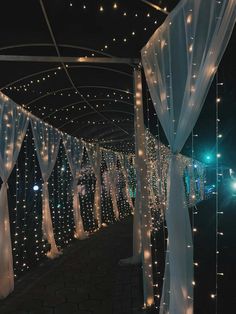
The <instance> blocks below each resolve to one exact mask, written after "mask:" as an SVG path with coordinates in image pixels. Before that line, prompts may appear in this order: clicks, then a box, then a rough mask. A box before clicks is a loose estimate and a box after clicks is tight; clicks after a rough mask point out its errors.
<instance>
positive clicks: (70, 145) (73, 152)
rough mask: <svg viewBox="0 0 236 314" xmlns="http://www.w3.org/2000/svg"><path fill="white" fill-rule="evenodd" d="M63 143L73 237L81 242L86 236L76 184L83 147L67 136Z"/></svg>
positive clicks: (64, 136)
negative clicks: (69, 178)
mask: <svg viewBox="0 0 236 314" xmlns="http://www.w3.org/2000/svg"><path fill="white" fill-rule="evenodd" d="M63 143H64V146H65V150H66V155H67V158H68V162H69V166H70V170H71V173H72V177H73V193H74V197H73V214H74V222H75V237H76V238H78V239H80V240H82V239H85V238H87V234H86V233H85V232H84V226H83V220H82V217H81V212H80V200H79V194H78V186H77V183H78V178H79V176H80V171H81V163H82V158H83V151H84V145H83V142H82V141H81V140H79V139H77V138H75V137H73V136H70V135H67V134H64V135H63Z"/></svg>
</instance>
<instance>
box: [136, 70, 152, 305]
mask: <svg viewBox="0 0 236 314" xmlns="http://www.w3.org/2000/svg"><path fill="white" fill-rule="evenodd" d="M134 91H135V93H134V112H135V119H134V129H135V147H136V148H135V165H136V178H137V187H136V200H135V214H134V215H136V219H137V221H138V220H139V221H140V225H139V224H137V225H135V217H134V236H138V235H141V257H142V266H143V293H144V307H150V306H152V305H153V304H154V295H153V273H152V250H151V213H150V211H149V195H148V193H149V192H148V189H147V186H148V185H147V165H146V162H147V159H146V158H147V157H146V136H145V126H144V118H143V94H142V73H141V69H140V67H136V68H135V69H134ZM134 240H135V239H134ZM138 240H139V241H140V239H138ZM136 244H137V243H136Z"/></svg>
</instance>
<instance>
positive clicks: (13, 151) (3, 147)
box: [0, 94, 29, 299]
mask: <svg viewBox="0 0 236 314" xmlns="http://www.w3.org/2000/svg"><path fill="white" fill-rule="evenodd" d="M28 124H29V118H28V116H27V114H26V113H25V112H24V110H22V109H21V108H20V107H19V106H17V105H16V104H15V103H14V102H13V101H12V100H10V99H8V98H7V97H6V96H5V95H3V94H1V95H0V139H1V140H0V177H1V179H2V181H3V183H2V186H1V190H0V299H3V298H5V297H7V295H8V294H9V293H11V292H12V291H13V289H14V273H13V259H12V245H11V233H10V223H9V211H8V196H7V190H8V184H7V181H8V178H9V176H10V174H11V172H12V170H13V168H14V166H15V163H16V160H17V158H18V155H19V152H20V149H21V145H22V142H23V139H24V137H25V133H26V130H27V127H28Z"/></svg>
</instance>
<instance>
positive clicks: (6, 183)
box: [2, 181, 9, 189]
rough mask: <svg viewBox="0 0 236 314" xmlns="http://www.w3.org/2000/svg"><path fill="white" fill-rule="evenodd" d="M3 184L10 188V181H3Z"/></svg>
mask: <svg viewBox="0 0 236 314" xmlns="http://www.w3.org/2000/svg"><path fill="white" fill-rule="evenodd" d="M2 184H4V185H5V186H6V188H7V189H9V185H8V182H7V181H3V182H2Z"/></svg>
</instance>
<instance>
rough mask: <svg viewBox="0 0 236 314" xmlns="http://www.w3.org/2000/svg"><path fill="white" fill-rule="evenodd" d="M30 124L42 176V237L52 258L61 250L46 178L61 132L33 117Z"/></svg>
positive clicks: (50, 171) (53, 162) (49, 172)
mask: <svg viewBox="0 0 236 314" xmlns="http://www.w3.org/2000/svg"><path fill="white" fill-rule="evenodd" d="M31 125H32V130H33V137H34V142H35V147H36V153H37V157H38V161H39V166H40V170H41V173H42V178H43V187H42V207H43V208H42V211H43V221H42V229H43V236H44V239H45V240H47V241H48V243H49V244H50V245H51V249H50V251H49V252H48V253H47V256H48V257H49V258H52V259H53V258H56V257H58V256H59V255H60V254H61V252H59V250H58V248H57V245H56V242H55V238H54V233H53V226H52V218H51V211H50V205H49V192H48V179H49V177H50V175H51V173H52V170H53V168H54V165H55V163H56V159H57V154H58V150H59V145H60V140H61V133H60V132H59V131H57V130H56V129H54V128H53V127H52V126H50V125H47V124H46V123H44V122H43V121H41V120H39V119H37V118H34V117H32V118H31Z"/></svg>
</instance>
